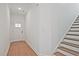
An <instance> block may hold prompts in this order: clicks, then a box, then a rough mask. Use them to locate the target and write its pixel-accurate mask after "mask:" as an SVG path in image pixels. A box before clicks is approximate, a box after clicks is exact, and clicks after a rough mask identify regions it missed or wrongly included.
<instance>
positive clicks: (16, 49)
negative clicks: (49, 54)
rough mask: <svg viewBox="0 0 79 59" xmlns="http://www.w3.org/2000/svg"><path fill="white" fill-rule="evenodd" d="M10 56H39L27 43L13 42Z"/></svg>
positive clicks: (9, 52)
mask: <svg viewBox="0 0 79 59" xmlns="http://www.w3.org/2000/svg"><path fill="white" fill-rule="evenodd" d="M7 55H8V56H37V54H36V53H35V52H34V51H33V50H32V48H31V47H30V46H29V45H28V44H27V43H26V42H25V41H16V42H12V43H11V45H10V48H9V51H8V54H7Z"/></svg>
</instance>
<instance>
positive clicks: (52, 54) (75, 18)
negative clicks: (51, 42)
mask: <svg viewBox="0 0 79 59" xmlns="http://www.w3.org/2000/svg"><path fill="white" fill-rule="evenodd" d="M77 17H78V15H77V16H76V17H75V18H74V20H73V21H72V23H71V25H70V26H69V27H68V29H67V30H66V32H65V33H64V35H63V36H62V38H61V39H60V41H58V44H57V46H56V48H55V49H54V51H53V53H55V51H56V49H57V47H58V46H59V45H60V43H61V41H63V38H64V37H65V35H66V33H68V31H69V29H70V27H71V26H72V24H73V23H74V21H75V20H76V19H77ZM53 53H52V55H53Z"/></svg>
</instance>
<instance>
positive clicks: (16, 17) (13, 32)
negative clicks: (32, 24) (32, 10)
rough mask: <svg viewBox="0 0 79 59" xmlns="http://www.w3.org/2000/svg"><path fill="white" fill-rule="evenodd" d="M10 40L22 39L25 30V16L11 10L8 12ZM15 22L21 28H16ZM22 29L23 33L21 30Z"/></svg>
mask: <svg viewBox="0 0 79 59" xmlns="http://www.w3.org/2000/svg"><path fill="white" fill-rule="evenodd" d="M10 20H11V21H10V41H11V42H13V41H19V40H24V38H25V36H24V33H25V32H24V31H25V16H24V15H22V14H18V13H15V14H13V13H12V12H11V13H10ZM15 24H21V28H16V27H15ZM22 30H23V33H21V31H22Z"/></svg>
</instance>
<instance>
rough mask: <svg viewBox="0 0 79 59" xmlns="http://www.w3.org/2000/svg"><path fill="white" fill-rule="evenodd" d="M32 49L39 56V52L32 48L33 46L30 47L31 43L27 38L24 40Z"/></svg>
mask: <svg viewBox="0 0 79 59" xmlns="http://www.w3.org/2000/svg"><path fill="white" fill-rule="evenodd" d="M24 41H25V42H26V43H27V44H28V45H29V46H30V47H31V48H32V49H33V51H34V52H35V53H36V54H37V55H38V56H39V55H40V54H39V52H38V51H37V50H36V49H35V48H34V47H32V44H31V43H30V41H29V40H24Z"/></svg>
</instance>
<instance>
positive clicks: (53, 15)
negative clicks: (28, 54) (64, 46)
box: [39, 4, 79, 54]
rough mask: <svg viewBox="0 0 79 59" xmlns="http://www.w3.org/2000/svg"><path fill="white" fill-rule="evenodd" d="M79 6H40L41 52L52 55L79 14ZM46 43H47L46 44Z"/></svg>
mask: <svg viewBox="0 0 79 59" xmlns="http://www.w3.org/2000/svg"><path fill="white" fill-rule="evenodd" d="M78 6H79V4H40V16H41V17H40V18H41V19H40V20H41V23H42V24H41V27H42V29H43V31H44V32H43V31H41V32H40V33H41V34H40V35H42V37H41V39H40V40H41V41H40V43H39V44H40V45H41V46H40V48H41V49H40V50H42V51H45V50H46V48H47V50H48V51H49V53H50V54H51V52H52V53H53V51H54V49H55V48H56V46H57V43H58V41H60V40H61V39H62V37H63V36H64V34H65V32H66V30H67V29H68V27H69V26H70V25H71V23H72V21H73V20H74V18H75V17H76V16H77V15H78V14H79V7H78ZM44 41H45V42H44Z"/></svg>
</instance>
